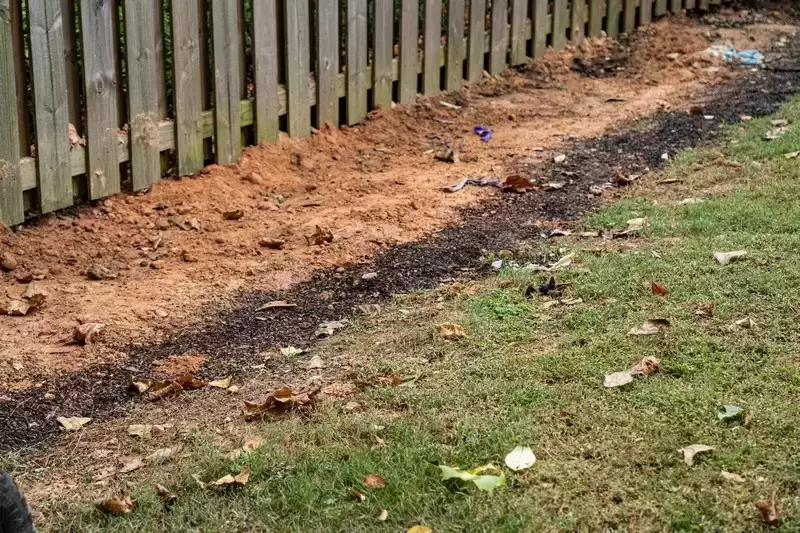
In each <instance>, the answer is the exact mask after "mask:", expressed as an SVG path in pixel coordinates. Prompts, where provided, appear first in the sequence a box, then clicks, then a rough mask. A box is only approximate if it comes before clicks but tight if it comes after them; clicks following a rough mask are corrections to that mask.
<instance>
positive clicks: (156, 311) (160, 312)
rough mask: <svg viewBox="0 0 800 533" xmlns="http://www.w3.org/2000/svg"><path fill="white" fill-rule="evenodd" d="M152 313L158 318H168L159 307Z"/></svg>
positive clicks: (164, 311) (166, 313)
mask: <svg viewBox="0 0 800 533" xmlns="http://www.w3.org/2000/svg"><path fill="white" fill-rule="evenodd" d="M153 313H155V315H156V316H157V317H158V318H167V317H168V316H169V313H168V312H167V311H166V310H164V309H161V308H160V307H157V308H155V309H153Z"/></svg>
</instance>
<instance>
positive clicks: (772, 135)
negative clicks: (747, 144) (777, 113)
mask: <svg viewBox="0 0 800 533" xmlns="http://www.w3.org/2000/svg"><path fill="white" fill-rule="evenodd" d="M787 131H789V127H788V126H778V127H777V128H772V129H769V130H767V131H766V132H764V140H765V141H775V140H777V139H780V138H781V137H783V136H784V135H786V132H787Z"/></svg>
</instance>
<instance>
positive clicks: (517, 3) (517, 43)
mask: <svg viewBox="0 0 800 533" xmlns="http://www.w3.org/2000/svg"><path fill="white" fill-rule="evenodd" d="M527 20H528V0H511V54H510V58H511V64H512V65H521V64H523V63H525V60H526V56H527V54H526V48H527V41H528V37H527V36H526V35H525V22H526V21H527Z"/></svg>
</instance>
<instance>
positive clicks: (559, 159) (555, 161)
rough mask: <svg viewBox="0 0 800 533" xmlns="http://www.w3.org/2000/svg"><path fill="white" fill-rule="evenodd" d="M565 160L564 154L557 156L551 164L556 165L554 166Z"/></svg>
mask: <svg viewBox="0 0 800 533" xmlns="http://www.w3.org/2000/svg"><path fill="white" fill-rule="evenodd" d="M566 160H567V156H566V154H558V155H557V156H555V157H554V158H553V162H554V163H556V164H561V163H563V162H564V161H566Z"/></svg>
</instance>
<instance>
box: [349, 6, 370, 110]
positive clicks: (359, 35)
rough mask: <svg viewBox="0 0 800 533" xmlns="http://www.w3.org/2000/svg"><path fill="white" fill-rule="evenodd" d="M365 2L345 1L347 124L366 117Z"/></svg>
mask: <svg viewBox="0 0 800 533" xmlns="http://www.w3.org/2000/svg"><path fill="white" fill-rule="evenodd" d="M366 70H367V0H347V123H348V124H350V125H353V124H358V123H359V122H360V121H361V119H362V118H364V117H365V116H367V77H366Z"/></svg>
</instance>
